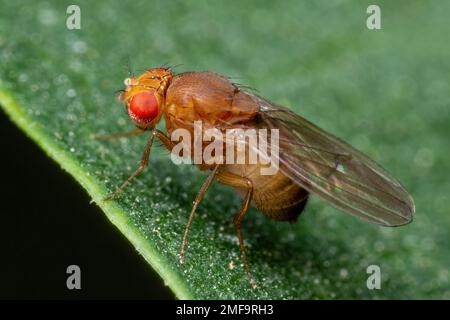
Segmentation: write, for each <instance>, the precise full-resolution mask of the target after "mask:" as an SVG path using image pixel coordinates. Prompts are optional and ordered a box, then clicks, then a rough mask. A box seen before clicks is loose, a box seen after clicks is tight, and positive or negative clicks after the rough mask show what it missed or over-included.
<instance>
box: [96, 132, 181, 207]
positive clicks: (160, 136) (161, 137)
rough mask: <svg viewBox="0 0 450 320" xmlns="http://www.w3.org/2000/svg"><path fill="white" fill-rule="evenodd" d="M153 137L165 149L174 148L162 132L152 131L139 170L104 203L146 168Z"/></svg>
mask: <svg viewBox="0 0 450 320" xmlns="http://www.w3.org/2000/svg"><path fill="white" fill-rule="evenodd" d="M155 136H156V137H157V138H158V139H159V140H161V142H162V143H163V144H164V146H165V147H166V148H167V149H169V150H172V148H173V147H174V143H173V142H172V141H171V140H170V139H169V137H168V136H166V135H165V134H164V133H163V132H161V131H159V130H157V129H154V130H153V131H152V133H151V134H150V135H149V137H148V140H147V144H146V145H145V148H144V154H143V155H142V159H141V164H140V165H139V168H137V169H136V171H135V172H134V173H133V174H132V175H130V176H129V177H128V179H127V180H125V182H124V183H122V185H121V186H120V187H119V188H117V190H116V191H114V192H113V193H112V194H110V195H109V196H108V197H106V198H105V199H104V200H105V201H107V200H111V199H113V198H115V197H116V196H117V195H119V194H120V193H121V192H122V191H123V190H124V189H125V188H126V187H127V186H128V185H129V184H130V183H131V181H132V180H133V179H134V178H136V177H137V176H138V175H139V174H140V173H141V172H142V171H143V170H144V169H145V167H147V165H148V159H149V157H150V151H151V148H152V144H153V140H154V138H155Z"/></svg>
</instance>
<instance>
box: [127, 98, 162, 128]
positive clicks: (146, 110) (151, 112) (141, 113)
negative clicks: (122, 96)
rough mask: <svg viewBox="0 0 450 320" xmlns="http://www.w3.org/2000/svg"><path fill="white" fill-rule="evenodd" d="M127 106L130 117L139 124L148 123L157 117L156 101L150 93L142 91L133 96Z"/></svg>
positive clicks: (157, 107)
mask: <svg viewBox="0 0 450 320" xmlns="http://www.w3.org/2000/svg"><path fill="white" fill-rule="evenodd" d="M129 106H130V107H129V112H130V115H131V117H132V118H133V119H134V120H135V121H137V122H139V123H147V122H150V121H152V120H153V119H155V118H156V117H157V116H158V112H159V105H158V100H157V99H156V97H155V95H154V94H153V93H152V92H150V91H143V92H140V93H138V94H136V95H134V96H133V98H131V101H130V105H129Z"/></svg>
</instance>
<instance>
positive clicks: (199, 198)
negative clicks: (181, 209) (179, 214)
mask: <svg viewBox="0 0 450 320" xmlns="http://www.w3.org/2000/svg"><path fill="white" fill-rule="evenodd" d="M218 168H219V165H216V166H215V167H214V169H213V170H212V171H211V173H210V174H209V176H208V178H206V180H205V182H203V185H202V187H201V188H200V191H199V192H198V194H197V196H196V197H195V200H194V204H193V206H192V210H191V214H190V215H189V219H188V223H187V224H186V227H185V228H184V233H183V240H182V241H181V247H180V263H184V251H185V248H186V245H187V236H188V233H189V229H190V227H191V224H192V221H193V220H194V215H195V211H196V210H197V207H198V205H199V204H200V202H201V201H202V199H203V196H204V195H205V193H206V191H207V190H208V188H209V186H210V185H211V182H212V181H213V179H214V176H215V175H216V174H217V169H218Z"/></svg>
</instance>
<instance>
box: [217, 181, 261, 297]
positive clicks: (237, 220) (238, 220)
mask: <svg viewBox="0 0 450 320" xmlns="http://www.w3.org/2000/svg"><path fill="white" fill-rule="evenodd" d="M217 180H218V181H219V182H221V183H223V184H226V185H229V186H232V187H235V188H239V189H244V190H246V191H247V193H246V195H245V197H244V202H243V203H242V205H241V208H240V209H239V211H238V213H237V214H236V215H235V216H234V219H233V223H234V226H235V227H236V233H237V236H238V239H239V248H240V250H241V254H242V262H243V263H244V267H245V271H246V272H247V276H248V279H249V281H250V285H251V287H252V288H253V289H255V288H256V281H255V279H254V278H253V276H252V273H251V272H250V266H249V264H248V261H247V252H246V250H245V246H244V237H243V235H242V230H241V224H242V221H243V220H244V217H245V215H246V214H247V212H248V207H249V206H250V203H251V201H252V197H253V184H252V182H251V181H250V180H249V179H247V178H244V177H241V176H238V175H235V174H232V173H229V172H220V173H218V174H217Z"/></svg>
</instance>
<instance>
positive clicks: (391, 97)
mask: <svg viewBox="0 0 450 320" xmlns="http://www.w3.org/2000/svg"><path fill="white" fill-rule="evenodd" d="M69 4H77V5H79V6H80V8H81V30H71V31H69V30H67V28H66V18H67V14H66V8H67V6H68V5H69ZM369 4H377V5H379V6H380V8H381V14H382V17H381V19H382V20H381V25H382V29H381V30H368V29H367V27H366V19H367V17H368V14H367V13H366V9H367V7H368V5H369ZM0 8H1V10H0V93H1V94H0V104H2V105H3V107H5V109H6V110H7V111H8V113H9V114H12V115H13V117H14V120H15V121H16V122H17V123H18V124H19V125H20V126H21V127H23V128H25V130H29V131H27V132H28V134H30V135H31V136H32V138H33V139H35V140H37V141H38V143H39V144H40V145H41V146H43V147H44V148H45V147H46V146H51V148H52V150H53V151H52V152H51V151H49V149H47V152H50V153H52V154H51V156H52V157H54V158H56V159H57V160H58V161H61V159H63V158H64V159H69V160H70V165H66V167H65V168H66V169H67V170H69V172H70V173H71V174H73V175H74V177H75V178H76V179H77V180H78V181H79V182H81V183H82V184H83V185H84V187H85V188H87V189H88V191H89V193H90V194H91V195H92V196H93V197H94V199H100V198H101V197H102V196H104V195H105V194H106V192H107V190H113V189H114V187H115V186H117V185H118V184H119V183H120V182H122V181H123V180H124V179H125V178H126V177H127V176H128V175H129V173H130V172H131V171H132V170H133V169H134V168H135V167H136V166H137V161H138V160H139V158H140V155H141V151H142V148H143V146H144V143H145V137H137V138H133V139H128V140H123V141H116V142H98V141H93V140H91V139H90V138H89V137H90V135H91V134H92V133H98V132H102V133H105V132H117V131H123V130H126V129H128V128H131V127H132V125H131V123H130V121H129V120H128V118H127V116H126V115H125V113H124V109H123V106H122V105H120V104H119V102H118V101H117V96H116V94H115V93H114V92H115V90H118V89H121V88H122V86H123V85H122V83H123V79H124V78H126V77H127V75H128V74H127V70H128V64H129V65H131V67H132V69H133V71H134V72H135V73H140V72H142V71H143V70H145V69H147V68H150V67H154V66H159V65H162V64H164V63H169V64H174V65H175V64H183V65H182V66H180V67H178V68H177V69H176V71H178V72H182V71H187V70H212V71H215V72H218V73H222V74H225V75H228V76H231V77H235V79H237V80H236V81H237V82H239V83H242V84H245V85H249V86H251V87H254V88H256V89H257V90H258V92H259V94H261V95H262V96H264V97H266V98H269V99H271V100H273V101H275V102H277V103H280V104H284V105H286V106H288V107H290V108H292V109H294V110H295V111H296V112H298V113H299V114H301V115H302V116H304V117H305V118H307V119H309V120H310V121H312V122H314V123H316V124H317V125H319V126H320V127H322V128H324V129H326V130H328V131H330V132H332V133H334V134H335V135H337V136H339V137H341V138H343V139H344V140H346V141H348V142H350V143H351V144H353V145H354V146H356V147H357V148H359V149H360V150H362V151H363V152H365V153H367V154H368V155H369V156H371V157H372V158H373V159H374V160H376V161H377V162H379V163H380V164H381V165H382V166H383V167H385V168H386V169H388V170H389V171H390V172H392V173H393V174H394V176H396V177H397V178H398V179H399V180H400V181H401V182H402V183H403V184H404V185H405V187H406V189H407V190H408V191H410V192H411V194H412V195H413V197H414V199H415V202H416V210H417V213H416V215H415V220H414V222H413V223H412V224H410V225H408V226H406V227H402V228H397V229H383V228H381V227H377V226H372V225H368V224H366V223H363V222H361V221H359V220H357V219H354V218H352V217H350V216H348V215H345V214H342V213H341V212H339V211H338V210H335V209H333V208H331V207H330V206H328V205H327V204H324V203H322V202H320V201H318V200H317V199H313V201H311V202H310V203H309V206H308V208H307V209H306V211H305V213H304V214H303V215H302V216H301V218H300V219H299V221H298V223H297V224H295V225H287V224H282V223H275V222H272V221H269V220H268V219H266V218H265V217H263V216H262V215H261V214H260V213H258V212H257V211H256V210H254V209H252V211H251V213H250V214H249V216H248V218H247V219H246V220H245V221H244V234H245V237H246V240H247V241H248V248H249V259H250V263H251V266H252V269H253V271H254V274H255V277H256V278H257V279H258V282H259V283H260V286H259V288H258V289H257V290H251V289H250V288H249V286H248V283H247V279H246V277H245V273H244V270H243V268H242V266H241V265H240V259H239V249H238V246H237V242H236V239H235V236H234V230H233V226H232V215H233V214H234V212H235V211H236V210H237V208H238V207H239V204H240V200H239V199H238V198H237V197H236V196H235V194H234V192H233V191H232V190H230V189H228V188H226V187H224V186H217V185H215V186H214V188H213V189H212V190H210V191H209V192H208V195H207V197H206V199H205V201H204V202H203V203H202V205H201V207H200V209H199V212H198V213H199V214H198V216H197V220H196V221H195V223H194V225H193V228H192V230H191V235H190V240H191V243H190V246H189V248H188V252H187V257H186V258H187V263H186V265H185V266H180V265H179V264H178V262H177V252H178V247H179V243H180V239H181V234H182V231H183V228H184V225H185V223H186V219H187V215H188V213H189V210H190V206H191V202H192V200H193V199H194V197H195V195H196V192H197V190H198V188H199V187H200V185H201V183H202V179H204V174H203V173H200V172H199V171H198V170H196V169H195V168H193V167H176V166H174V165H173V164H172V163H171V162H170V159H169V157H168V156H167V154H165V153H164V152H163V151H162V150H155V151H154V152H153V155H152V160H151V165H150V168H149V169H148V170H147V171H146V172H145V173H144V174H143V175H142V177H140V178H139V180H138V181H136V182H135V183H134V184H133V185H132V186H131V187H130V188H129V189H127V191H126V194H125V195H124V196H123V197H121V198H120V199H118V200H117V201H116V202H115V203H114V204H113V205H111V206H115V207H114V208H119V210H120V211H123V212H124V215H123V217H125V218H126V223H123V222H121V221H119V220H114V217H115V216H114V214H112V213H110V214H109V215H108V217H109V218H110V219H112V220H113V222H114V223H116V224H118V225H119V228H120V225H121V224H122V226H125V227H123V228H124V229H127V230H128V229H131V230H132V232H135V233H137V234H139V235H140V236H141V237H142V239H145V241H147V242H148V243H149V244H150V246H151V247H152V248H153V249H154V252H153V253H149V251H148V250H147V249H148V248H147V247H143V248H140V247H139V246H137V248H136V249H137V250H138V251H139V252H140V253H141V254H143V255H144V257H146V258H147V259H149V260H150V263H152V264H153V266H154V267H155V268H156V269H157V270H158V272H159V273H161V274H162V275H163V277H164V280H165V281H166V282H167V283H168V284H169V285H170V286H171V288H172V289H173V290H174V291H175V293H176V294H177V295H178V297H191V298H285V299H290V298H302V299H303V298H319V299H320V298H400V299H403V298H446V299H449V298H450V274H449V270H448V267H449V264H450V254H449V243H450V235H449V232H448V230H449V228H450V215H449V214H448V211H449V208H450V201H449V199H448V197H449V196H448V195H449V193H450V181H449V179H448V175H447V173H448V172H449V169H450V161H448V156H449V154H450V152H449V147H448V139H449V129H448V128H449V126H450V115H449V104H450V94H449V93H450V90H449V89H450V86H449V81H448V80H449V74H450V59H449V56H450V44H449V41H448V35H449V32H450V22H449V19H448V13H449V12H450V2H449V1H446V0H438V1H431V0H430V1H406V0H404V1H395V2H394V1H326V0H321V1H314V2H313V1H296V0H289V1H278V2H275V1H245V2H244V1H133V2H129V3H126V4H125V3H124V2H122V1H114V2H113V1H108V2H107V1H95V2H94V1H77V2H76V3H68V2H67V3H66V2H64V1H62V2H61V1H36V2H33V3H31V2H25V1H5V0H1V1H0ZM11 101H15V102H16V104H17V105H16V104H14V103H12V102H11ZM11 110H13V111H11ZM14 110H15V111H14ZM17 110H19V111H17ZM4 138H5V137H4ZM55 150H59V151H58V152H54V151H55ZM56 153H57V154H56ZM62 165H63V166H64V164H62ZM81 177H84V178H81ZM89 186H91V187H89ZM2 201H5V200H2ZM6 201H7V200H6ZM111 208H112V207H111ZM106 211H107V214H108V209H106ZM121 217H122V216H121ZM123 217H122V218H123ZM125 218H124V219H125ZM125 233H126V232H125ZM127 236H128V234H127ZM133 243H135V242H133ZM150 251H151V250H150ZM155 252H156V254H155ZM370 264H376V265H379V266H380V267H381V270H382V289H381V290H373V291H371V290H368V289H367V287H366V278H367V274H366V268H367V266H368V265H370ZM234 266H235V267H234Z"/></svg>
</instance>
